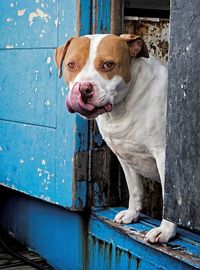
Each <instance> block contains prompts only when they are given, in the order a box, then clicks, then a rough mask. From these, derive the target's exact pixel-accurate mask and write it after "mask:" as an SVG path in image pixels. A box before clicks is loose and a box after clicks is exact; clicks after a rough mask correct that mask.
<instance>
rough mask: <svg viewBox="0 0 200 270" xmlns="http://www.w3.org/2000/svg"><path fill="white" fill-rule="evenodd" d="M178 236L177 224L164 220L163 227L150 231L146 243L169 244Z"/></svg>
mask: <svg viewBox="0 0 200 270" xmlns="http://www.w3.org/2000/svg"><path fill="white" fill-rule="evenodd" d="M175 235H176V224H174V223H172V222H170V221H167V220H165V219H163V220H162V222H161V225H160V226H159V227H157V228H154V229H152V230H150V231H149V232H148V233H147V234H146V236H145V241H147V242H149V243H167V242H168V241H169V240H170V239H172V238H174V236H175Z"/></svg>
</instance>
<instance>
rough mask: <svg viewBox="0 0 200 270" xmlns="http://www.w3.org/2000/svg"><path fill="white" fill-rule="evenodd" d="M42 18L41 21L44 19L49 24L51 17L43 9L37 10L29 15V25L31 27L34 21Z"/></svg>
mask: <svg viewBox="0 0 200 270" xmlns="http://www.w3.org/2000/svg"><path fill="white" fill-rule="evenodd" d="M37 17H40V18H41V19H43V20H44V21H45V22H48V19H49V18H50V16H49V15H48V14H47V13H44V12H43V11H42V10H41V9H39V8H36V11H34V12H31V13H30V14H29V18H28V20H29V25H30V26H31V25H32V24H33V22H34V19H35V18H37Z"/></svg>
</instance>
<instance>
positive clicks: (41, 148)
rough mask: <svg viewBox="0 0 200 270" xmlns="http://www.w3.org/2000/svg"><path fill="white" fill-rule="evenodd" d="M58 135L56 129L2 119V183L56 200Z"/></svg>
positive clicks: (0, 131)
mask: <svg viewBox="0 0 200 270" xmlns="http://www.w3.org/2000/svg"><path fill="white" fill-rule="evenodd" d="M55 136H56V132H55V129H50V128H45V127H37V126H31V125H26V124H19V123H11V122H6V121H0V164H1V169H0V182H1V184H3V185H5V186H8V187H11V188H13V189H18V190H20V191H22V192H25V193H28V194H30V195H32V196H35V197H37V198H41V199H44V200H47V201H52V202H55V203H57V201H56V196H55V181H56V175H55V174H56V170H55V139H56V138H55Z"/></svg>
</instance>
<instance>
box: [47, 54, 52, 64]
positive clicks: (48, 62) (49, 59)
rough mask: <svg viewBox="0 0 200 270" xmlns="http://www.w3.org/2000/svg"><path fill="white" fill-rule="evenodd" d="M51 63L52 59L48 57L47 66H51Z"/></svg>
mask: <svg viewBox="0 0 200 270" xmlns="http://www.w3.org/2000/svg"><path fill="white" fill-rule="evenodd" d="M50 63H51V57H50V56H48V57H47V64H50Z"/></svg>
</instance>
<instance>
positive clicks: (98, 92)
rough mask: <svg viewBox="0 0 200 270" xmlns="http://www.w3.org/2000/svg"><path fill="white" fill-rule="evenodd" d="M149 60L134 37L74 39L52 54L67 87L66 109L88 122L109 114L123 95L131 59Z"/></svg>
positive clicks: (124, 94) (129, 73)
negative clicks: (106, 113) (143, 58)
mask: <svg viewBox="0 0 200 270" xmlns="http://www.w3.org/2000/svg"><path fill="white" fill-rule="evenodd" d="M138 57H149V54H148V50H147V47H146V44H145V42H144V41H143V39H142V38H141V37H140V36H135V35H126V34H125V35H121V36H115V35H88V36H83V37H73V38H71V39H70V40H69V41H67V43H66V44H64V45H63V46H61V47H59V48H57V49H56V50H55V62H56V65H57V67H58V69H59V77H60V78H61V77H62V66H63V65H64V78H65V81H66V83H67V84H68V86H69V90H70V91H69V94H68V96H67V108H68V110H69V111H70V112H72V113H74V112H78V113H79V114H81V115H82V116H84V117H85V118H88V119H94V118H96V117H97V116H98V115H100V114H103V113H105V112H111V111H112V108H113V105H114V104H116V103H118V102H120V101H121V100H122V99H123V98H124V97H125V96H126V95H127V91H126V90H125V89H126V87H125V86H126V85H127V84H128V83H129V82H130V80H131V71H130V64H131V60H132V59H133V58H138Z"/></svg>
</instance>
